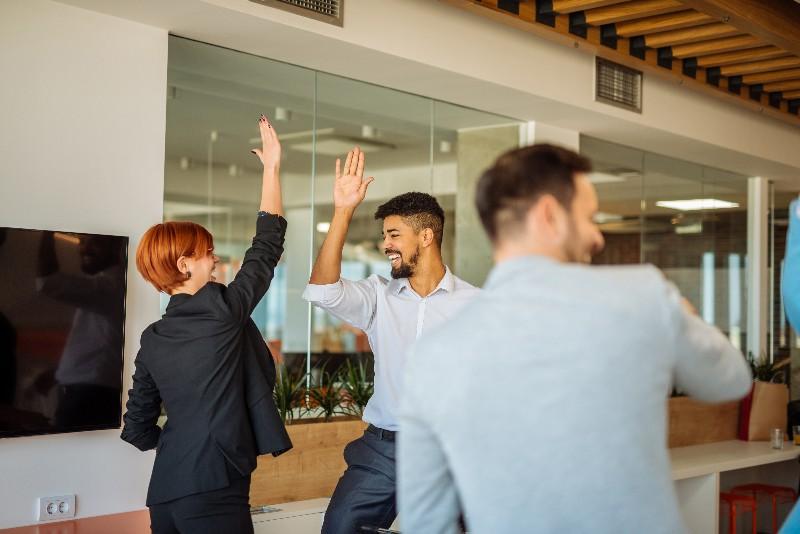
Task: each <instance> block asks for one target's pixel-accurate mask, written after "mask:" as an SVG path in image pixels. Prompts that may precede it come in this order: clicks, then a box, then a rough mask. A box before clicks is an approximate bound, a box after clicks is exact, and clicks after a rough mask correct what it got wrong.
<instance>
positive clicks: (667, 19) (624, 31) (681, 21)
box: [617, 9, 714, 37]
mask: <svg viewBox="0 0 800 534" xmlns="http://www.w3.org/2000/svg"><path fill="white" fill-rule="evenodd" d="M713 20H714V19H713V18H712V17H710V16H708V15H706V14H705V13H700V12H698V11H694V10H691V9H689V10H686V11H681V12H679V13H668V14H666V15H657V16H655V17H646V18H643V19H637V20H631V21H628V22H620V23H618V24H617V35H619V36H621V37H635V36H637V35H644V34H647V33H655V32H663V31H669V30H679V29H681V28H689V27H692V26H697V25H699V24H706V23H709V22H713Z"/></svg>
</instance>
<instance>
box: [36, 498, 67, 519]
mask: <svg viewBox="0 0 800 534" xmlns="http://www.w3.org/2000/svg"><path fill="white" fill-rule="evenodd" d="M69 517H75V495H61V496H58V497H39V521H52V520H54V519H66V518H69Z"/></svg>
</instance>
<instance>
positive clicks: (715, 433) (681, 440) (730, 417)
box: [668, 397, 739, 448]
mask: <svg viewBox="0 0 800 534" xmlns="http://www.w3.org/2000/svg"><path fill="white" fill-rule="evenodd" d="M738 428H739V403H738V402H726V403H724V404H706V403H704V402H699V401H696V400H693V399H690V398H689V397H672V398H670V399H669V434H668V445H669V447H670V448H672V447H686V446H688V445H700V444H702V443H713V442H716V441H728V440H732V439H737V434H738Z"/></svg>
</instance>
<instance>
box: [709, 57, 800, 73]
mask: <svg viewBox="0 0 800 534" xmlns="http://www.w3.org/2000/svg"><path fill="white" fill-rule="evenodd" d="M794 67H800V58H797V57H794V56H788V57H781V58H776V59H767V60H764V61H753V62H750V63H742V64H741V65H728V66H727V67H722V68H721V69H720V74H722V75H723V76H739V75H744V74H758V73H759V72H769V71H772V70H783V69H791V68H794Z"/></svg>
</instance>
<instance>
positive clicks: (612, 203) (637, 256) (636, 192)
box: [581, 137, 644, 265]
mask: <svg viewBox="0 0 800 534" xmlns="http://www.w3.org/2000/svg"><path fill="white" fill-rule="evenodd" d="M581 153H582V154H583V155H584V156H587V157H589V158H590V159H591V160H592V166H593V169H594V171H593V172H592V174H591V175H590V176H589V180H591V182H592V183H593V184H594V186H595V188H596V190H597V197H598V201H599V208H600V209H599V213H598V216H597V223H598V225H599V226H600V230H601V231H602V232H603V237H604V238H605V242H606V246H605V248H604V249H603V251H602V252H601V253H600V254H598V255H597V256H595V257H594V258H593V259H592V263H594V264H598V265H621V264H635V263H641V261H642V246H641V245H642V221H643V219H642V186H643V179H642V176H643V174H644V152H642V151H640V150H636V149H633V148H628V147H625V146H621V145H614V144H611V143H606V142H604V141H599V140H597V139H593V138H591V137H583V138H581Z"/></svg>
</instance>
